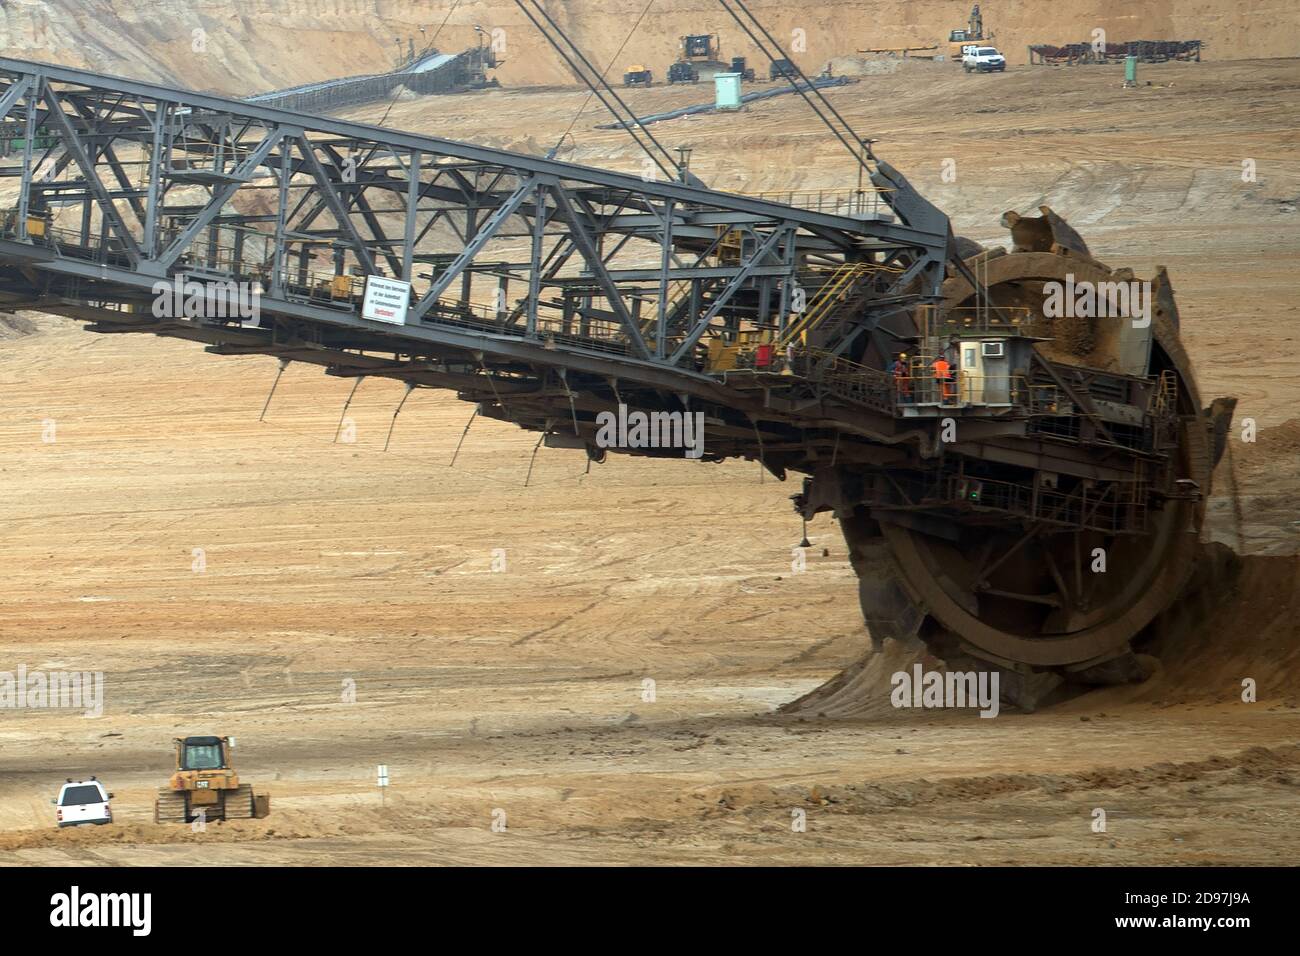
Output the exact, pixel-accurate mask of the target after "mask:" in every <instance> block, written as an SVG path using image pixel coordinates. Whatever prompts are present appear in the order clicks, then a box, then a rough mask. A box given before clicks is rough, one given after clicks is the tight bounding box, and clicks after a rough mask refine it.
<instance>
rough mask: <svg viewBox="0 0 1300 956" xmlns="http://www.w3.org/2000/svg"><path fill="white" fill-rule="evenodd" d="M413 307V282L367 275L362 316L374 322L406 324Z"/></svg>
mask: <svg viewBox="0 0 1300 956" xmlns="http://www.w3.org/2000/svg"><path fill="white" fill-rule="evenodd" d="M410 308H411V283H409V282H403V281H402V280H401V279H388V278H385V277H384V276H366V297H365V299H364V300H363V301H362V303H361V317H362V318H363V319H370V320H371V321H372V322H387V323H389V324H390V325H405V324H406V313H407V312H408V311H409V310H410Z"/></svg>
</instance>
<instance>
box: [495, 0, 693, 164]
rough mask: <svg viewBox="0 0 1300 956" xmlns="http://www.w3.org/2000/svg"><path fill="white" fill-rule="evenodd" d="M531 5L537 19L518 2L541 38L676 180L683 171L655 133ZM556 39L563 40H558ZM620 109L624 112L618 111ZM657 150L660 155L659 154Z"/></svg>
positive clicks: (555, 25) (546, 15) (549, 19)
mask: <svg viewBox="0 0 1300 956" xmlns="http://www.w3.org/2000/svg"><path fill="white" fill-rule="evenodd" d="M528 2H530V3H531V4H532V5H533V7H534V8H535V10H536V15H534V11H533V10H530V9H529V8H528V6H526V5H525V0H515V5H516V6H517V7H519V9H520V10H521V11H523V14H524V16H526V17H527V18H528V19H529V20H530V21H531V22H532V24H533V26H535V27H537V30H538V32H540V33H541V34H542V37H543V38H544V39H545V40H546V42H547V43H549V44H550V45H551V47H552V48H553V49H554V50H555V52H556V53H558V54H560V57H561V59H563V60H564V62H565V63H566V64H568V67H569V69H570V70H571V71H572V72H573V74H574V75H575V76H576V77H578V79H580V80H581V81H582V82H583V83H584V84H585V85H586V86H587V89H589V90H591V93H592V95H593V96H595V97H596V99H598V100H600V102H601V105H602V106H604V107H605V109H607V110H609V112H610V114H611V115H612V116H613V117H614V118H615V119H616V120H618V121H619V122H620V123H623V124H625V126H626V129H627V131H628V135H629V136H631V137H632V139H633V140H635V141H636V144H637V145H638V146H640V147H641V149H642V151H643V152H644V153H645V154H646V155H647V156H649V157H650V161H651V162H653V163H654V164H655V165H656V166H657V167H659V171H660V172H661V173H663V174H664V177H665V178H667V179H668V180H669V181H673V180H676V179H677V178H678V175H679V173H680V170H679V169H678V166H677V162H676V160H674V159H673V157H672V154H671V153H669V152H668V150H667V149H665V148H664V146H663V144H662V143H660V142H659V141H658V140H657V139H655V137H654V134H653V133H651V132H650V131H649V130H648V129H646V127H645V126H644V125H643V124H642V123H641V120H640V119H639V118H638V117H637V116H636V114H635V113H633V112H632V110H631V108H630V107H628V105H627V104H626V103H624V102H623V100H622V98H621V97H620V96H619V95H618V94H617V93H615V92H614V90H613V88H612V87H610V85H609V84H608V83H606V82H605V79H604V77H603V76H601V74H600V71H599V70H597V69H596V68H595V66H593V65H592V63H591V61H590V60H588V59H587V57H586V56H585V55H584V54H583V52H582V51H581V50H580V49H578V47H577V45H576V44H575V43H574V42H573V41H572V40H571V39H569V36H568V35H567V34H566V33H565V32H564V30H562V29H561V28H560V25H559V24H558V23H556V22H555V20H554V19H552V17H551V15H550V14H549V13H547V12H546V10H545V9H544V8H543V7H542V6H541V4H540V3H538V2H537V0H528ZM539 16H540V17H541V20H539V19H538V17H539ZM542 20H545V21H546V24H549V26H550V28H549V29H548V27H547V26H546V25H544V24H543V23H542ZM552 31H554V32H552ZM556 36H558V37H559V38H560V39H558V40H557V39H556ZM560 40H563V41H564V44H565V46H567V47H568V50H566V49H565V46H561V43H560ZM575 57H576V58H577V61H576V62H575V59H574V58H575ZM579 64H581V65H579ZM584 67H585V69H584ZM611 101H612V102H611ZM615 104H617V105H615ZM620 107H621V109H622V112H620V111H619V108H620ZM638 130H640V133H638V132H637V131H638ZM642 136H644V137H645V139H646V140H648V141H649V143H650V144H653V147H654V148H653V149H652V148H651V146H650V145H647V144H646V143H645V142H643V141H642V138H641V137H642ZM656 150H657V151H658V152H656Z"/></svg>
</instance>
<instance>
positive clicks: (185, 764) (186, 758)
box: [176, 737, 230, 770]
mask: <svg viewBox="0 0 1300 956" xmlns="http://www.w3.org/2000/svg"><path fill="white" fill-rule="evenodd" d="M228 747H229V738H228V737H185V738H184V739H182V738H180V737H177V738H176V769H177V770H224V769H226V768H228V767H229V766H230V752H229V750H228V749H227V748H228Z"/></svg>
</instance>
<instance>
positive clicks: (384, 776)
mask: <svg viewBox="0 0 1300 956" xmlns="http://www.w3.org/2000/svg"><path fill="white" fill-rule="evenodd" d="M375 786H377V787H378V788H379V805H380V806H381V807H382V806H383V805H384V791H385V790H386V789H388V764H386V763H381V764H380V765H379V770H378V773H377V775H376V780H375Z"/></svg>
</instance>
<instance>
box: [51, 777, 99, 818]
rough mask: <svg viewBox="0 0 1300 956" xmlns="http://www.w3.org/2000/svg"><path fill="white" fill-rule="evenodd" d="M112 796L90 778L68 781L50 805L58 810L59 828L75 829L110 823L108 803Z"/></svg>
mask: <svg viewBox="0 0 1300 956" xmlns="http://www.w3.org/2000/svg"><path fill="white" fill-rule="evenodd" d="M111 799H113V795H112V794H111V793H109V792H108V791H107V790H105V789H104V785H103V784H102V783H100V782H99V781H98V780H96V779H95V778H94V777H91V778H90V779H89V780H77V781H75V782H74V781H73V780H71V779H69V780H68V782H67V783H65V784H64V785H63V786H62V787H61V788H60V789H59V796H58V798H57V799H55V800H51V801H50V803H52V804H54V805H55V807H57V808H58V809H57V810H56V814H57V816H58V820H59V826H61V827H75V826H79V825H80V824H82V823H112V822H113V808H112V807H110V806H109V805H108V801H109V800H111Z"/></svg>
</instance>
